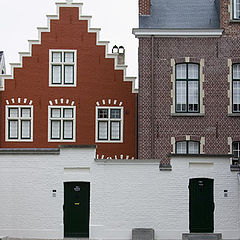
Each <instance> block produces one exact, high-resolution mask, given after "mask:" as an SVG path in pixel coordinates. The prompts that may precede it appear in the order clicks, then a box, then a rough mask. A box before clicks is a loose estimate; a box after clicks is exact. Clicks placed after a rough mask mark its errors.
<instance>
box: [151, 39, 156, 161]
mask: <svg viewBox="0 0 240 240" xmlns="http://www.w3.org/2000/svg"><path fill="white" fill-rule="evenodd" d="M151 40H152V62H151V64H152V69H151V78H152V81H151V85H152V94H151V97H152V99H151V101H152V102H151V106H152V112H151V115H152V116H151V128H152V134H151V136H152V139H151V143H152V144H151V158H152V159H153V158H154V157H155V151H154V150H155V148H154V142H155V141H154V140H155V137H154V36H151Z"/></svg>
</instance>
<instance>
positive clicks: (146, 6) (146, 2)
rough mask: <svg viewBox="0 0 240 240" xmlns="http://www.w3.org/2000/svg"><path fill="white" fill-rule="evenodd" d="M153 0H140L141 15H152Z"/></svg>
mask: <svg viewBox="0 0 240 240" xmlns="http://www.w3.org/2000/svg"><path fill="white" fill-rule="evenodd" d="M150 7H151V0H139V15H150Z"/></svg>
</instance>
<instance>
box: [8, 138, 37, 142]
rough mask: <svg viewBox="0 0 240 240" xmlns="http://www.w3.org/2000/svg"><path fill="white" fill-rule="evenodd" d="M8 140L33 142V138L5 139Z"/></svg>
mask: <svg viewBox="0 0 240 240" xmlns="http://www.w3.org/2000/svg"><path fill="white" fill-rule="evenodd" d="M5 141H6V142H33V139H5Z"/></svg>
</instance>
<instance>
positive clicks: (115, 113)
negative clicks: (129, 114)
mask: <svg viewBox="0 0 240 240" xmlns="http://www.w3.org/2000/svg"><path fill="white" fill-rule="evenodd" d="M110 118H121V109H111V114H110Z"/></svg>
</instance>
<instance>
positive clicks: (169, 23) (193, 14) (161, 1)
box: [139, 0, 220, 29]
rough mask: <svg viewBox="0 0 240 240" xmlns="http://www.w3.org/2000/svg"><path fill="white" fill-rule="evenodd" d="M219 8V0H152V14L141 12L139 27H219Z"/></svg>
mask: <svg viewBox="0 0 240 240" xmlns="http://www.w3.org/2000/svg"><path fill="white" fill-rule="evenodd" d="M142 1H143V0H142ZM219 9H220V1H219V0H215V1H214V0H211V1H209V0H201V1H199V0H171V1H166V0H151V4H150V15H141V14H140V16H139V28H160V29H174V28H176V29H182V28H183V29H219V28H220V14H219Z"/></svg>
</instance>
